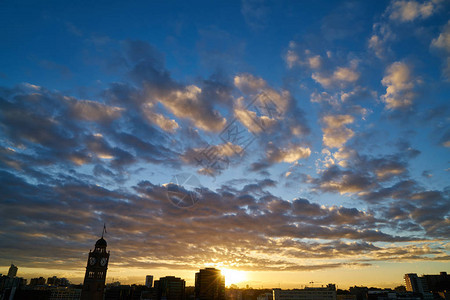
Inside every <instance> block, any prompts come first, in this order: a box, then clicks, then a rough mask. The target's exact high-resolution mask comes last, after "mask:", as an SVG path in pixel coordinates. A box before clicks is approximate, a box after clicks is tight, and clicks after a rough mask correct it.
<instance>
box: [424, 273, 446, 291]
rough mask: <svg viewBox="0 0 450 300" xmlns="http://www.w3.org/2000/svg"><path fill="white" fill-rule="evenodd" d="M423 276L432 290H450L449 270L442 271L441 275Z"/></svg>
mask: <svg viewBox="0 0 450 300" xmlns="http://www.w3.org/2000/svg"><path fill="white" fill-rule="evenodd" d="M422 278H423V279H424V280H425V282H426V285H427V287H428V290H429V291H430V292H433V293H438V292H444V291H447V292H450V275H448V274H447V272H441V273H440V274H439V275H423V276H422Z"/></svg>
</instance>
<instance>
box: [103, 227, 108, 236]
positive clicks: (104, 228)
mask: <svg viewBox="0 0 450 300" xmlns="http://www.w3.org/2000/svg"><path fill="white" fill-rule="evenodd" d="M105 233H108V232H106V224H105V223H103V231H102V238H103V235H104V234H105Z"/></svg>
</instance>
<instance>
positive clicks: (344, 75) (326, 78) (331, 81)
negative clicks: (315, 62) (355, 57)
mask: <svg viewBox="0 0 450 300" xmlns="http://www.w3.org/2000/svg"><path fill="white" fill-rule="evenodd" d="M359 76H360V74H359V73H358V72H357V71H355V70H354V69H352V68H346V67H338V68H336V70H334V72H333V73H332V74H331V75H327V74H324V73H313V74H312V76H311V78H312V79H314V80H315V81H316V82H318V83H320V84H321V85H322V86H323V87H324V88H329V87H331V86H333V85H338V84H340V85H343V84H346V83H352V82H355V81H357V80H358V79H359Z"/></svg>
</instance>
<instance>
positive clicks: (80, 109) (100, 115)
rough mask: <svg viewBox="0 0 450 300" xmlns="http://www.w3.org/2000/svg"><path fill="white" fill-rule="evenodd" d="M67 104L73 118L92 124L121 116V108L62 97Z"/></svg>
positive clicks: (109, 120)
mask: <svg viewBox="0 0 450 300" xmlns="http://www.w3.org/2000/svg"><path fill="white" fill-rule="evenodd" d="M64 99H65V100H67V101H68V102H69V108H70V110H71V113H72V115H73V117H75V118H77V119H79V120H85V121H93V122H111V121H113V120H115V119H118V118H119V117H120V116H121V113H122V111H123V110H124V109H123V108H120V107H114V106H108V105H105V104H103V103H99V102H96V101H91V100H78V99H75V98H73V97H64Z"/></svg>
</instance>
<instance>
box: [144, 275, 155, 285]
mask: <svg viewBox="0 0 450 300" xmlns="http://www.w3.org/2000/svg"><path fill="white" fill-rule="evenodd" d="M145 286H146V287H148V288H151V287H153V275H147V276H145Z"/></svg>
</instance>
